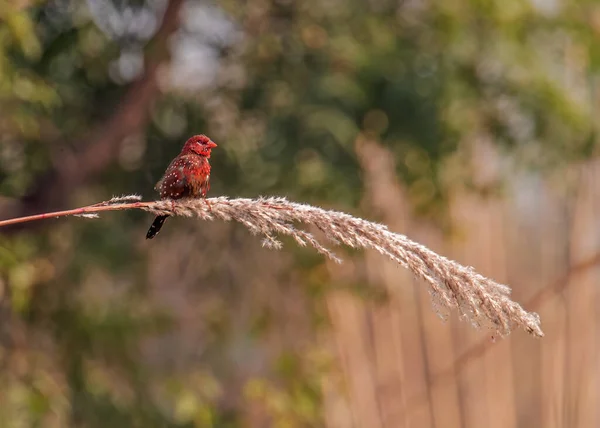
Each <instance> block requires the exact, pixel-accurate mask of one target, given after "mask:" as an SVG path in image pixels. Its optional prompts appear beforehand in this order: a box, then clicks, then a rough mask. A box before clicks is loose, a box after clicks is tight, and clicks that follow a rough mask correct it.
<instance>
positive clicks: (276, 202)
mask: <svg viewBox="0 0 600 428" xmlns="http://www.w3.org/2000/svg"><path fill="white" fill-rule="evenodd" d="M208 201H209V203H210V206H209V205H208V204H207V203H206V202H205V201H204V200H201V199H187V200H178V201H171V200H163V201H154V202H140V197H139V196H137V195H128V196H122V197H115V198H112V199H111V200H109V201H105V202H101V203H99V204H95V205H90V206H87V207H82V208H77V209H73V210H68V211H60V212H55V213H46V214H39V215H35V216H29V217H22V218H19V219H11V220H4V221H0V227H1V226H6V225H9V224H15V223H22V222H25V221H33V220H40V219H44V218H51V217H60V216H66V215H77V216H84V217H90V216H91V215H94V214H97V213H99V212H102V211H115V210H125V209H142V210H145V211H149V212H151V213H153V214H169V215H178V216H186V217H198V218H200V219H202V220H222V221H232V220H233V221H236V222H238V223H241V224H242V225H244V226H245V227H246V228H247V229H248V230H250V232H251V233H252V234H254V235H260V236H262V237H263V245H265V246H267V247H271V248H281V246H282V244H281V242H280V241H279V240H278V239H277V236H278V235H279V236H281V235H283V236H289V237H291V238H293V239H294V240H295V241H296V242H297V243H298V244H299V245H301V246H311V247H313V248H314V249H315V250H316V251H318V252H319V253H321V254H323V255H325V256H327V257H329V258H331V259H333V260H336V261H338V262H339V261H340V260H339V259H338V258H337V256H336V255H335V254H334V253H333V252H331V251H330V250H329V249H328V248H327V247H326V246H324V245H323V244H322V243H321V242H319V241H318V240H317V238H316V237H315V236H314V235H313V234H311V233H309V232H307V231H306V230H304V229H302V228H300V227H299V226H300V225H302V224H305V225H313V226H316V227H317V228H318V229H320V230H321V231H322V232H323V235H324V236H325V237H326V238H327V239H328V240H329V241H330V242H331V243H333V244H336V245H337V244H344V245H347V246H349V247H352V248H366V249H373V250H376V251H377V252H379V253H381V254H382V255H384V256H387V257H389V258H390V259H392V260H394V261H395V262H397V263H398V264H400V265H401V266H403V267H405V268H406V269H409V270H410V271H411V272H412V273H413V274H414V275H415V276H417V277H418V278H421V279H423V280H425V282H426V283H427V284H428V285H429V290H430V292H431V294H432V297H433V299H434V301H435V303H436V304H438V305H441V306H443V307H444V308H449V309H456V310H458V311H459V313H460V315H461V317H464V318H467V319H469V320H470V321H471V322H472V323H473V324H474V325H477V326H479V325H482V324H483V325H489V326H491V327H492V328H493V329H494V330H495V332H496V333H497V334H499V335H506V334H508V333H510V331H511V330H512V329H513V328H514V327H521V328H523V329H525V330H526V331H527V332H528V333H530V334H532V335H534V336H538V337H542V336H543V335H544V334H543V332H542V330H541V328H540V318H539V316H538V315H537V314H536V313H532V312H527V311H525V310H524V309H523V308H522V307H521V306H520V305H519V304H518V303H516V302H514V301H513V300H511V299H510V288H509V287H507V286H505V285H502V284H498V283H496V282H494V281H492V280H491V279H489V278H486V277H484V276H482V275H480V274H478V273H477V272H475V270H473V269H472V268H471V267H465V266H463V265H461V264H459V263H457V262H455V261H452V260H449V259H447V258H445V257H443V256H440V255H439V254H437V253H435V252H433V251H431V250H430V249H429V248H427V247H425V246H423V245H420V244H418V243H416V242H414V241H412V240H410V239H409V238H407V237H406V236H404V235H401V234H398V233H394V232H391V231H390V230H388V228H387V227H386V226H385V225H382V224H377V223H373V222H370V221H367V220H363V219H360V218H356V217H353V216H351V215H349V214H345V213H342V212H337V211H329V210H325V209H322V208H318V207H313V206H310V205H305V204H299V203H295V202H290V201H288V200H286V199H285V198H258V199H245V198H238V199H230V198H227V197H219V198H210V199H208Z"/></svg>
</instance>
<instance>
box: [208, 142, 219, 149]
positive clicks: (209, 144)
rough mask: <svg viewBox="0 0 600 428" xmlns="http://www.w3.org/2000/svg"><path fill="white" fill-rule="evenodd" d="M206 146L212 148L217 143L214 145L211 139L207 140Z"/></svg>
mask: <svg viewBox="0 0 600 428" xmlns="http://www.w3.org/2000/svg"><path fill="white" fill-rule="evenodd" d="M206 146H207V147H208V148H209V149H212V148H215V147H217V145H216V144H215V143H213V142H212V141H209V142H208V143H206Z"/></svg>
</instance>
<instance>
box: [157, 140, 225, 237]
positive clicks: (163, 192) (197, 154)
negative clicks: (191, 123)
mask: <svg viewBox="0 0 600 428" xmlns="http://www.w3.org/2000/svg"><path fill="white" fill-rule="evenodd" d="M214 147H217V145H216V144H215V143H214V142H213V141H212V140H211V139H210V138H208V137H207V136H206V135H194V136H193V137H191V138H190V139H189V140H187V141H186V142H185V144H184V146H183V149H182V150H181V153H179V155H177V157H176V158H175V159H173V160H172V161H171V163H170V164H169V167H168V168H167V170H166V171H165V174H164V175H163V177H162V178H161V179H160V181H159V182H158V183H156V186H155V189H156V190H158V192H159V193H160V198H161V199H181V198H198V197H200V198H206V194H207V193H208V190H209V189H210V181H209V180H210V163H209V162H208V159H209V158H210V151H211V150H212V149H213V148H214ZM167 217H168V216H167V215H159V216H157V217H156V218H155V219H154V222H153V223H152V225H151V226H150V229H148V233H147V234H146V239H152V238H154V237H155V236H156V234H157V233H158V232H159V231H160V228H161V227H162V225H163V223H164V222H165V220H166V219H167Z"/></svg>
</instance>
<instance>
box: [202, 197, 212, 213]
mask: <svg viewBox="0 0 600 428" xmlns="http://www.w3.org/2000/svg"><path fill="white" fill-rule="evenodd" d="M203 200H204V203H205V204H206V206H207V207H208V210H209V211H210V212H211V213H212V206H211V205H210V202H208V200H207V199H203Z"/></svg>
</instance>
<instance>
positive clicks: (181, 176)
mask: <svg viewBox="0 0 600 428" xmlns="http://www.w3.org/2000/svg"><path fill="white" fill-rule="evenodd" d="M185 168H186V165H185V162H181V160H176V161H174V162H172V163H171V165H169V167H168V168H167V171H166V172H165V175H164V176H163V178H162V179H161V180H160V181H159V182H158V184H157V185H156V186H157V188H158V191H159V192H160V197H161V198H171V199H178V198H181V197H183V196H185V193H186V191H187V187H188V179H187V177H186V174H185Z"/></svg>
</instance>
